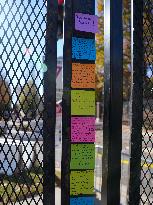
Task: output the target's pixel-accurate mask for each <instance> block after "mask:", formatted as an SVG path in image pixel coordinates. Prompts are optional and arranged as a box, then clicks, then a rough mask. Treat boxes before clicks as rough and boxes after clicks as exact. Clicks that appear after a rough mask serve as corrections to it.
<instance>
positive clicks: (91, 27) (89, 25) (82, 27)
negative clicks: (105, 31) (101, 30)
mask: <svg viewBox="0 0 153 205" xmlns="http://www.w3.org/2000/svg"><path fill="white" fill-rule="evenodd" d="M75 29H76V30H78V31H85V32H91V33H97V32H98V16H95V15H89V14H82V13H76V14H75Z"/></svg>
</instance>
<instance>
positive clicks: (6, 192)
mask: <svg viewBox="0 0 153 205" xmlns="http://www.w3.org/2000/svg"><path fill="white" fill-rule="evenodd" d="M0 181H1V183H0V205H2V204H8V203H9V201H11V202H16V201H18V200H22V199H24V198H25V197H26V198H27V197H30V196H33V195H36V194H40V193H42V192H43V172H42V170H40V169H36V168H35V169H33V170H30V171H24V172H22V174H20V175H13V176H10V177H9V176H3V177H2V176H1V180H0Z"/></svg>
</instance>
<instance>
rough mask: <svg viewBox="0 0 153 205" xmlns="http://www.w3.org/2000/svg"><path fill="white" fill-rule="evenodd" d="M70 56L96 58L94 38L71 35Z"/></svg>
mask: <svg viewBox="0 0 153 205" xmlns="http://www.w3.org/2000/svg"><path fill="white" fill-rule="evenodd" d="M72 58H74V59H82V60H83V59H84V60H96V47H95V39H85V38H76V37H72Z"/></svg>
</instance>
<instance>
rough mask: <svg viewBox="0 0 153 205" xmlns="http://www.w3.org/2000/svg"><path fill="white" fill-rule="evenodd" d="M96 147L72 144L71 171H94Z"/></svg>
mask: <svg viewBox="0 0 153 205" xmlns="http://www.w3.org/2000/svg"><path fill="white" fill-rule="evenodd" d="M94 166H95V145H94V144H72V145H71V163H70V167H71V169H94Z"/></svg>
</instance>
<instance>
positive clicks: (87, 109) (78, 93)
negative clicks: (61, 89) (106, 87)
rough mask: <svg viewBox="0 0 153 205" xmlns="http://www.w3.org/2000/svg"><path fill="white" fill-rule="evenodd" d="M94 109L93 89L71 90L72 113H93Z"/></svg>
mask: <svg viewBox="0 0 153 205" xmlns="http://www.w3.org/2000/svg"><path fill="white" fill-rule="evenodd" d="M95 110H96V107H95V91H85V90H72V91H71V114H72V115H95Z"/></svg>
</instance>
